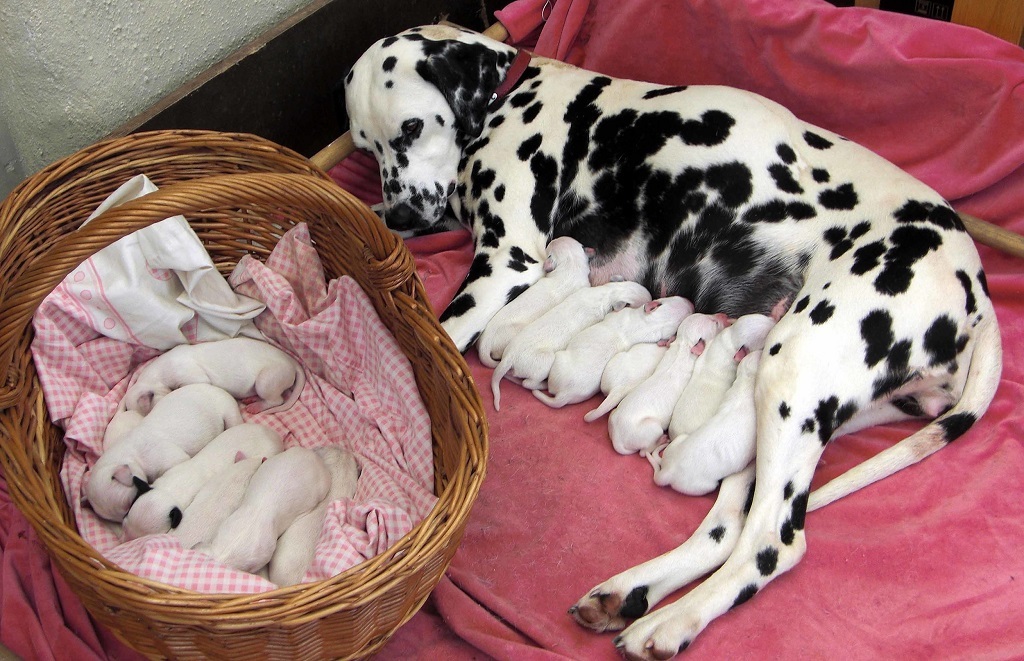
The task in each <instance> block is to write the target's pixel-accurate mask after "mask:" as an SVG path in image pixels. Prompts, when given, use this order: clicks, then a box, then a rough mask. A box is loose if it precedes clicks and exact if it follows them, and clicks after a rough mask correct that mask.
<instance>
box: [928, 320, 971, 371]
mask: <svg viewBox="0 0 1024 661" xmlns="http://www.w3.org/2000/svg"><path fill="white" fill-rule="evenodd" d="M924 350H925V351H927V352H928V355H929V361H928V364H929V365H930V366H932V367H934V366H935V365H941V364H943V363H949V362H952V361H954V360H956V356H957V354H958V353H959V352H960V350H962V347H961V345H960V343H959V342H958V339H957V326H956V322H955V321H953V319H951V318H950V317H949V316H947V315H942V316H940V317H938V318H936V319H935V320H934V321H933V322H932V323H931V325H930V326H929V327H928V330H926V331H925V333H924Z"/></svg>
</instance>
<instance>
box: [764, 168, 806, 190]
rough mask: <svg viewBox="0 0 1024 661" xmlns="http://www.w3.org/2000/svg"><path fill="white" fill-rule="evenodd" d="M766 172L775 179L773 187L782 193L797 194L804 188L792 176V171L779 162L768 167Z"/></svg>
mask: <svg viewBox="0 0 1024 661" xmlns="http://www.w3.org/2000/svg"><path fill="white" fill-rule="evenodd" d="M768 174H770V175H771V176H772V179H774V180H775V187H776V188H778V189H779V190H780V191H782V192H784V193H793V194H799V193H803V192H804V189H803V188H802V187H801V186H800V184H799V183H797V180H796V179H795V178H794V177H793V173H792V171H790V169H789V168H788V167H786V166H785V165H783V164H781V163H776V164H775V165H772V166H770V167H769V168H768Z"/></svg>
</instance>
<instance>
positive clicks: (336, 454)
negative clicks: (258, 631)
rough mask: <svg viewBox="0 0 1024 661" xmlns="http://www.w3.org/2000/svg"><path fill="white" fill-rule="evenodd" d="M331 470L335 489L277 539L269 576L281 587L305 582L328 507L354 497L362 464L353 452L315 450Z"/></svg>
mask: <svg viewBox="0 0 1024 661" xmlns="http://www.w3.org/2000/svg"><path fill="white" fill-rule="evenodd" d="M315 452H316V453H317V454H319V455H320V458H321V459H323V460H324V464H325V465H326V466H327V470H328V471H330V473H331V488H330V490H329V491H328V492H327V497H326V498H324V499H323V500H322V501H320V504H318V505H317V506H316V507H314V508H313V509H312V510H310V511H309V512H306V513H305V514H303V515H302V516H300V517H299V518H297V519H295V522H294V523H292V525H290V526H288V529H287V530H285V531H284V533H282V534H281V536H280V537H279V538H278V540H277V548H276V549H275V550H274V555H273V556H271V558H270V565H269V567H268V569H269V578H270V582H271V583H276V584H277V585H280V586H286V585H295V584H296V583H301V582H302V577H303V576H304V575H305V574H306V570H307V569H308V568H309V565H310V563H311V562H312V561H313V557H314V555H316V544H317V541H318V540H319V539H320V533H321V531H322V529H323V527H324V517H325V516H326V514H327V507H328V506H329V505H330V504H331V503H333V502H334V501H336V500H343V499H346V498H351V497H352V496H354V495H355V493H356V483H357V482H358V480H359V464H358V463H357V462H356V458H355V457H354V456H353V455H352V453H350V452H346V451H345V450H344V449H342V448H339V447H336V446H328V447H322V448H317V449H316V450H315Z"/></svg>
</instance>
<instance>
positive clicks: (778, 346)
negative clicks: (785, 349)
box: [768, 342, 782, 356]
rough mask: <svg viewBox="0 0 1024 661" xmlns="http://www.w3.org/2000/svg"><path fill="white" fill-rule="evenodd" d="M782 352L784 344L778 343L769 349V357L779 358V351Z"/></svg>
mask: <svg viewBox="0 0 1024 661" xmlns="http://www.w3.org/2000/svg"><path fill="white" fill-rule="evenodd" d="M781 350H782V344H781V343H779V342H776V343H775V344H773V345H772V346H771V348H769V349H768V355H769V356H777V355H778V354H779V351H781Z"/></svg>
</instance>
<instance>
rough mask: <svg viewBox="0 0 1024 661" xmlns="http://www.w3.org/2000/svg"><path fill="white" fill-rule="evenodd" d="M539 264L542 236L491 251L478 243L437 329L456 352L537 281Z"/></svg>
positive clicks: (539, 276)
mask: <svg viewBox="0 0 1024 661" xmlns="http://www.w3.org/2000/svg"><path fill="white" fill-rule="evenodd" d="M543 263H544V245H543V237H541V239H540V241H530V242H523V243H513V242H511V241H504V242H502V243H499V244H498V246H497V247H496V248H493V249H492V248H481V247H480V246H479V243H478V246H477V250H476V254H475V255H474V257H473V264H472V266H470V269H469V274H468V275H467V276H466V279H465V281H463V283H462V286H461V287H460V288H459V291H458V293H457V294H456V295H455V298H454V299H452V302H451V303H449V305H448V307H447V308H445V311H444V313H443V314H442V315H441V326H442V327H443V328H444V329H445V331H446V332H447V333H448V336H449V337H450V338H452V341H453V342H455V346H457V347H458V349H459V351H461V352H465V351H466V349H468V348H469V347H470V346H471V345H472V344H473V343H474V342H475V341H476V339H477V337H479V336H480V333H481V332H483V330H484V327H485V326H486V325H487V322H488V321H490V320H491V317H493V316H494V314H495V313H496V312H497V311H498V310H500V309H501V308H502V307H503V306H504V305H505V304H507V303H508V302H509V301H511V300H512V299H514V298H515V297H516V296H518V295H519V294H521V293H522V292H523V291H524V290H525V289H526V288H527V287H529V286H530V285H532V284H533V283H535V282H537V280H539V279H540V278H541V276H542V275H543Z"/></svg>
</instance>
